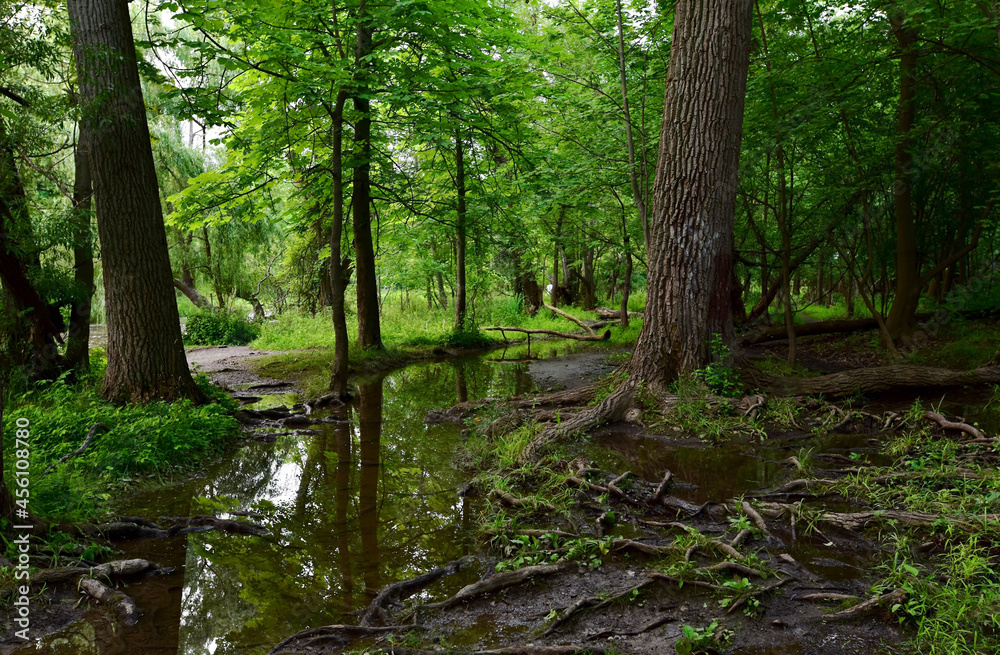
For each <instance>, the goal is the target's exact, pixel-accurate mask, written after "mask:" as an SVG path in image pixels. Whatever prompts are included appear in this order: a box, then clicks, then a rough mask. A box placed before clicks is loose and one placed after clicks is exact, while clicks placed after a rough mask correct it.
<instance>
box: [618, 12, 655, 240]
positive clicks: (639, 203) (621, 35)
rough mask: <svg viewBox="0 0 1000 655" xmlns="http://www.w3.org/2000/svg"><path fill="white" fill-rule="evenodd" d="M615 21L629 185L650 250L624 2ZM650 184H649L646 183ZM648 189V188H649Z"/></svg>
mask: <svg viewBox="0 0 1000 655" xmlns="http://www.w3.org/2000/svg"><path fill="white" fill-rule="evenodd" d="M615 19H616V24H617V27H618V78H619V82H620V83H621V91H622V114H623V115H624V117H625V144H626V146H627V148H628V172H629V183H630V185H631V188H632V199H633V200H634V201H635V206H636V209H638V210H639V220H640V221H641V222H642V234H643V237H644V239H645V241H646V248H647V249H648V248H649V216H648V215H647V212H646V202H645V199H644V198H643V194H642V191H641V190H640V189H639V171H638V170H636V163H635V141H634V139H633V137H632V112H631V110H630V109H629V103H628V83H627V77H626V75H625V73H626V71H625V28H624V26H623V25H622V0H615ZM644 183H645V184H648V182H645V181H644ZM647 188H648V187H647Z"/></svg>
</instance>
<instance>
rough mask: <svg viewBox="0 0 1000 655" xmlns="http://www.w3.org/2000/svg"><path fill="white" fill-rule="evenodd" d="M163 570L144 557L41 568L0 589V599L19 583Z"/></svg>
mask: <svg viewBox="0 0 1000 655" xmlns="http://www.w3.org/2000/svg"><path fill="white" fill-rule="evenodd" d="M163 570H164V569H163V567H161V566H160V565H159V564H157V563H156V562H150V561H148V560H144V559H124V560H114V561H111V562H107V563H105V564H100V565H98V566H92V567H88V566H62V567H59V568H55V569H42V570H41V571H39V572H38V573H35V574H34V575H32V576H31V577H30V578H28V581H27V583H24V582H23V581H22V582H20V583H18V584H12V585H11V586H8V587H4V588H3V589H2V590H0V600H3V599H5V598H8V597H10V596H11V595H12V594H13V593H14V591H15V590H16V589H17V587H18V585H19V584H28V585H29V586H31V587H39V586H41V585H44V584H58V583H62V582H70V581H72V580H76V579H78V578H80V577H82V576H88V577H91V578H105V579H111V578H113V577H125V576H131V575H139V574H140V573H147V572H149V571H163Z"/></svg>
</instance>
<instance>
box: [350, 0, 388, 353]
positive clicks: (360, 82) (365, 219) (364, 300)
mask: <svg viewBox="0 0 1000 655" xmlns="http://www.w3.org/2000/svg"><path fill="white" fill-rule="evenodd" d="M372 33H373V30H372V21H371V16H369V15H368V13H367V9H366V2H365V0H362V2H361V4H360V6H359V7H358V28H357V50H356V56H355V70H356V71H357V73H358V74H357V75H356V76H355V80H354V83H355V92H354V95H353V102H354V110H355V111H356V112H357V113H358V119H357V121H356V122H355V125H354V158H355V159H356V160H358V164H357V165H356V166H355V167H354V179H353V187H354V191H353V196H352V205H351V206H352V211H353V214H354V260H355V266H356V268H357V277H358V279H357V286H358V345H360V346H361V347H362V348H365V349H374V350H381V349H382V328H381V325H380V323H379V320H380V319H379V289H378V279H377V277H376V275H375V247H374V244H373V242H372V208H371V202H372V198H371V157H372V145H371V136H372V114H371V111H372V109H371V100H370V99H369V96H370V95H371V94H372V92H373V89H372V88H371V82H370V80H369V79H368V78H369V69H370V68H371V64H370V63H369V62H368V61H367V58H368V57H369V56H370V55H371V54H372V52H374V45H373V43H372Z"/></svg>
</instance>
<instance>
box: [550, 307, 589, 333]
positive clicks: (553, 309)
mask: <svg viewBox="0 0 1000 655" xmlns="http://www.w3.org/2000/svg"><path fill="white" fill-rule="evenodd" d="M542 307H544V308H545V309H547V310H549V311H550V312H552V313H553V314H558V315H559V316H562V317H563V318H565V319H566V320H567V321H570V322H571V323H576V324H577V325H579V326H580V327H582V328H583V329H584V330H586V331H587V333H588V334H590V335H591V336H596V335H595V334H594V329H593V328H591V327H590V326H589V325H587V324H586V323H584V322H583V321H581V320H580V319H578V318H577V317H576V316H573V315H572V314H567V313H566V312H564V311H563V310H561V309H559V308H557V307H553V306H552V305H546V304H543V305H542Z"/></svg>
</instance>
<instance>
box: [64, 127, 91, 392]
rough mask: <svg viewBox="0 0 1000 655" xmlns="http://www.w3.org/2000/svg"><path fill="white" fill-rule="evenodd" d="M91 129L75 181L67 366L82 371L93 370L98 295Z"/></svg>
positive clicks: (83, 137)
mask: <svg viewBox="0 0 1000 655" xmlns="http://www.w3.org/2000/svg"><path fill="white" fill-rule="evenodd" d="M88 137H89V135H88V133H87V130H85V129H81V130H80V138H79V140H78V142H77V144H76V152H75V153H74V156H73V158H74V163H75V169H76V175H75V179H74V182H73V222H74V224H75V227H74V230H73V232H74V234H73V282H74V286H75V289H74V290H73V300H72V302H71V303H70V314H69V339H68V341H67V343H66V364H67V366H69V367H70V368H73V369H76V370H78V371H80V372H86V371H89V370H90V307H91V304H90V303H91V299H92V298H93V296H94V249H93V245H92V243H93V242H92V237H91V232H90V205H91V202H90V197H91V195H92V193H93V186H92V184H91V179H90V160H89V156H90V155H89V151H88V143H87V141H88Z"/></svg>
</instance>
